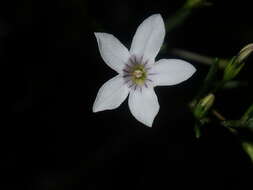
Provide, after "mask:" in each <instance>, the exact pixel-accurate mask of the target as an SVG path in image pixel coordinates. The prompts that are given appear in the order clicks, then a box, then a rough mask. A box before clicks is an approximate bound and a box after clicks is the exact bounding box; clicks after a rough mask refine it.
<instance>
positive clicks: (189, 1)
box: [165, 0, 210, 32]
mask: <svg viewBox="0 0 253 190" xmlns="http://www.w3.org/2000/svg"><path fill="white" fill-rule="evenodd" d="M204 5H210V3H208V2H207V1H206V0H186V1H185V3H184V4H183V6H182V7H181V8H180V9H178V11H177V12H176V13H175V14H174V15H172V16H171V17H169V18H168V19H167V20H166V22H165V27H166V31H167V32H170V31H171V30H173V29H175V28H177V27H178V26H180V25H182V24H183V23H184V22H185V21H186V20H187V18H188V17H189V16H190V15H191V14H192V13H193V11H194V10H195V9H197V8H199V7H202V6H204Z"/></svg>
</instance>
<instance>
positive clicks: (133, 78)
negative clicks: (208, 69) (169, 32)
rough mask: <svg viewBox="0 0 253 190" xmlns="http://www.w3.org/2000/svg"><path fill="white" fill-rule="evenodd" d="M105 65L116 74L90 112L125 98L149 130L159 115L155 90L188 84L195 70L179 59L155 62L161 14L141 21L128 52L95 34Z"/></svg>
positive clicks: (116, 104) (107, 37)
mask: <svg viewBox="0 0 253 190" xmlns="http://www.w3.org/2000/svg"><path fill="white" fill-rule="evenodd" d="M95 36H96V38H97V42H98V47H99V51H100V54H101V56H102V58H103V60H104V61H105V63H106V64H107V65H108V66H109V67H111V68H112V69H114V70H115V71H117V72H118V75H117V76H115V77H113V78H112V79H110V80H109V81H107V82H106V83H105V84H104V85H103V86H102V87H101V88H100V89H99V91H98V94H97V97H96V100H95V102H94V105H93V112H98V111H103V110H111V109H115V108H117V107H119V106H120V104H121V103H122V102H123V101H124V100H125V99H126V98H127V96H128V94H129V99H128V105H129V108H130V111H131V113H132V114H133V116H134V117H135V118H136V119H137V120H138V121H140V122H141V123H143V124H145V125H147V126H149V127H151V126H152V123H153V121H154V118H155V116H156V115H157V113H158V111H159V103H158V99H157V96H156V94H155V92H154V87H155V86H165V85H175V84H178V83H181V82H183V81H185V80H187V79H188V78H189V77H191V76H192V75H193V73H194V72H195V71H196V69H195V68H194V67H193V66H192V65H191V64H189V63H187V62H185V61H183V60H179V59H161V60H159V61H155V57H156V55H157V54H158V52H159V50H160V48H161V46H162V44H163V40H164V36H165V26H164V22H163V19H162V17H161V15H160V14H155V15H152V16H150V17H148V18H147V19H146V20H144V21H143V22H142V23H141V24H140V26H139V27H138V29H137V31H136V33H135V35H134V38H133V41H132V45H131V48H130V51H128V49H127V48H126V47H125V46H124V45H123V44H122V43H121V42H120V41H119V40H118V39H117V38H115V37H114V36H113V35H111V34H107V33H95Z"/></svg>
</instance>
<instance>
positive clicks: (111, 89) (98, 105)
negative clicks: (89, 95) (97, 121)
mask: <svg viewBox="0 0 253 190" xmlns="http://www.w3.org/2000/svg"><path fill="white" fill-rule="evenodd" d="M128 93H129V88H128V87H127V85H125V84H124V80H123V78H122V76H120V75H117V76H115V77H113V78H112V79H110V80H109V81H107V82H106V83H105V84H104V85H103V86H102V87H101V88H100V89H99V91H98V94H97V97H96V100H95V102H94V105H93V108H92V109H93V112H98V111H103V110H112V109H115V108H117V107H119V106H120V104H121V103H122V102H123V101H124V100H125V99H126V97H127V95H128Z"/></svg>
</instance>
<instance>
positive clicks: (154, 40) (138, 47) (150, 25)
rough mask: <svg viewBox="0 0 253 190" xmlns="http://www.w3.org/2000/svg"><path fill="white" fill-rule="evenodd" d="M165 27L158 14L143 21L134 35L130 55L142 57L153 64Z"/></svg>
mask: <svg viewBox="0 0 253 190" xmlns="http://www.w3.org/2000/svg"><path fill="white" fill-rule="evenodd" d="M164 36H165V26H164V22H163V19H162V17H161V15H160V14H155V15H151V16H150V17H148V18H147V19H146V20H144V21H143V22H142V23H141V24H140V26H139V27H138V28H137V31H136V33H135V35H134V38H133V41H132V45H131V48H130V54H131V55H133V54H135V55H137V56H142V55H143V56H144V58H145V59H148V60H151V61H153V62H154V59H155V57H156V55H157V54H158V52H159V50H160V48H161V46H162V44H163V40H164Z"/></svg>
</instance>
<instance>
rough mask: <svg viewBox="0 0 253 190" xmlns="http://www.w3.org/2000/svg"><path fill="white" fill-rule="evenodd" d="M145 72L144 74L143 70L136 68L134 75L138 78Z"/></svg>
mask: <svg viewBox="0 0 253 190" xmlns="http://www.w3.org/2000/svg"><path fill="white" fill-rule="evenodd" d="M143 74H144V73H143V71H141V70H139V69H137V70H135V71H134V72H133V76H134V77H135V78H137V79H139V78H141V77H142V75H143Z"/></svg>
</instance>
